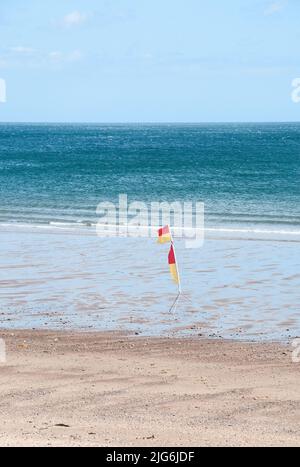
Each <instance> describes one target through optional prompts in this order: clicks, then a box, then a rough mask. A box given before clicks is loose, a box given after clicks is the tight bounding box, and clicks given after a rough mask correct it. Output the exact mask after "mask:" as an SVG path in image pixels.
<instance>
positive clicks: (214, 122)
mask: <svg viewBox="0 0 300 467" xmlns="http://www.w3.org/2000/svg"><path fill="white" fill-rule="evenodd" d="M295 123H300V120H248V121H247V120H245V121H242V120H238V121H234V120H232V121H231V120H228V121H227V120H225V121H217V120H216V121H174V122H172V121H140V122H139V121H133V120H132V121H113V122H109V121H77V120H76V121H72V120H70V121H55V120H49V121H41V120H36V121H25V120H21V121H17V120H15V121H14V120H11V121H1V120H0V125H11V124H15V125H26V124H27V125H226V124H229V125H239V124H241V125H249V124H260V125H262V124H295Z"/></svg>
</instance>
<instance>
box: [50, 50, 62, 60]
mask: <svg viewBox="0 0 300 467" xmlns="http://www.w3.org/2000/svg"><path fill="white" fill-rule="evenodd" d="M62 57H63V54H62V52H60V51H59V50H54V51H53V52H50V53H49V58H51V60H60V59H61V58H62Z"/></svg>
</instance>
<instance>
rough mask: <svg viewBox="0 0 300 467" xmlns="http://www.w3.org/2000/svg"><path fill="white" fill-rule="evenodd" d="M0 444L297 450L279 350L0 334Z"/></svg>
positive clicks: (292, 378)
mask: <svg viewBox="0 0 300 467" xmlns="http://www.w3.org/2000/svg"><path fill="white" fill-rule="evenodd" d="M0 337H2V338H4V339H5V341H6V345H7V357H8V358H7V363H6V364H1V365H0V371H1V383H0V401H1V402H0V404H1V409H0V445H1V446H24V445H25V446H27V445H42V446H47V445H50V446H72V445H75V446H79V445H80V446H89V445H92V446H101V445H102V446H103V445H104V446H181V445H184V446H211V445H213V446H216V445H223V446H224V445H225V446H227V445H235V446H246V445H260V446H266V445H297V446H299V445H300V425H299V419H300V364H298V365H297V364H295V363H294V364H293V363H292V361H291V353H290V349H289V348H285V347H283V346H280V345H279V344H249V343H239V342H229V341H208V340H204V339H203V340H202V339H201V338H198V339H197V338H195V339H163V338H160V339H153V338H149V339H147V338H140V337H136V338H134V337H126V336H125V337H124V336H121V335H118V334H115V333H114V334H113V333H81V334H79V333H71V332H70V333H65V332H44V331H14V332H13V331H7V332H6V331H2V332H1V333H0Z"/></svg>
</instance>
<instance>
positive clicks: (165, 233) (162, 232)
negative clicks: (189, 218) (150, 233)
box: [158, 225, 171, 243]
mask: <svg viewBox="0 0 300 467" xmlns="http://www.w3.org/2000/svg"><path fill="white" fill-rule="evenodd" d="M170 241H171V233H170V227H169V226H168V225H166V226H165V227H162V228H161V229H159V231H158V243H167V242H170Z"/></svg>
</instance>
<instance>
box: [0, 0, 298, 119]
mask: <svg viewBox="0 0 300 467" xmlns="http://www.w3.org/2000/svg"><path fill="white" fill-rule="evenodd" d="M299 20H300V1H299V0H273V1H272V0H270V1H269V0H226V1H224V0H207V1H203V0H151V1H150V0H77V1H73V0H51V1H50V0H49V1H47V0H44V1H43V2H41V1H40V0H26V1H24V0H2V1H1V3H0V78H2V79H5V81H6V85H7V102H6V103H5V104H0V121H41V122H48V121H49V122H50V121H54V122H55V121H57V122H60V121H67V122H68V121H70V122H74V121H77V122H81V121H82V122H131V121H132V122H206V121H211V122H212V121H298V120H300V104H298V105H297V104H295V103H294V102H293V101H292V99H291V92H292V86H291V83H292V80H293V79H294V78H297V77H300V60H299V55H300V46H299V44H300V27H299Z"/></svg>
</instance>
